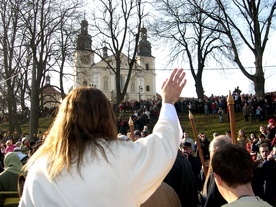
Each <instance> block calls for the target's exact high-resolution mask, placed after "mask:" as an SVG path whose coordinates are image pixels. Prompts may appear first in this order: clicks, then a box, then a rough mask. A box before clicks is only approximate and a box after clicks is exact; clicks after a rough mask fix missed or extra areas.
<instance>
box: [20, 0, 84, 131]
mask: <svg viewBox="0 0 276 207" xmlns="http://www.w3.org/2000/svg"><path fill="white" fill-rule="evenodd" d="M78 6H79V3H78V2H74V1H63V0H59V1H51V0H32V1H24V10H21V17H22V20H23V22H24V26H25V28H26V33H25V36H26V39H27V40H26V44H27V45H28V46H29V48H31V62H32V69H31V71H32V75H31V77H32V81H31V112H30V129H29V134H30V135H33V134H36V133H37V130H38V119H39V115H40V112H41V107H40V106H41V105H40V104H39V96H40V94H41V89H42V87H43V82H44V78H45V77H46V74H47V72H48V71H50V70H51V68H52V67H53V66H54V65H55V63H56V61H55V60H56V59H55V58H53V57H54V56H55V55H56V48H57V44H58V41H56V37H57V33H58V30H59V29H60V26H61V25H62V24H63V23H64V20H65V19H68V17H69V16H70V15H72V14H74V13H77V11H76V10H77V8H78Z"/></svg>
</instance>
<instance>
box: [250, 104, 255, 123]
mask: <svg viewBox="0 0 276 207" xmlns="http://www.w3.org/2000/svg"><path fill="white" fill-rule="evenodd" d="M250 121H251V123H254V122H255V121H256V108H255V107H254V106H251V107H250Z"/></svg>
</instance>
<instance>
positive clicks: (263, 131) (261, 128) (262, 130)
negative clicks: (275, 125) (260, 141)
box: [260, 125, 267, 138]
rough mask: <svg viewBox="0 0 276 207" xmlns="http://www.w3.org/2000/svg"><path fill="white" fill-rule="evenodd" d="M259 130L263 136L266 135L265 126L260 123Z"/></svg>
mask: <svg viewBox="0 0 276 207" xmlns="http://www.w3.org/2000/svg"><path fill="white" fill-rule="evenodd" d="M260 132H261V133H262V134H263V135H264V136H265V138H266V137H267V126H265V125H261V126H260Z"/></svg>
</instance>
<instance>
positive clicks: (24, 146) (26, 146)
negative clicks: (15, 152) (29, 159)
mask: <svg viewBox="0 0 276 207" xmlns="http://www.w3.org/2000/svg"><path fill="white" fill-rule="evenodd" d="M20 148H21V152H22V153H24V154H26V155H27V154H28V153H29V151H30V140H29V138H28V137H23V138H22V141H21V146H20Z"/></svg>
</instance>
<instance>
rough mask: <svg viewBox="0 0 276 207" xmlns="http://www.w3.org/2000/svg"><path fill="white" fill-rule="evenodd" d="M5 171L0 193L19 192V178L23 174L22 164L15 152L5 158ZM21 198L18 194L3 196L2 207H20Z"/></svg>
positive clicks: (1, 197)
mask: <svg viewBox="0 0 276 207" xmlns="http://www.w3.org/2000/svg"><path fill="white" fill-rule="evenodd" d="M4 166H5V169H4V171H3V172H2V173H1V174H0V191H2V192H3V191H6V192H8V191H10V192H11V191H13V192H17V181H18V176H19V174H20V172H21V168H22V164H21V162H20V159H19V157H18V155H17V153H15V152H9V153H8V154H6V155H5V158H4ZM18 203H19V197H18V194H17V193H14V194H4V193H3V194H1V196H0V206H1V205H4V206H9V207H18Z"/></svg>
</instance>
